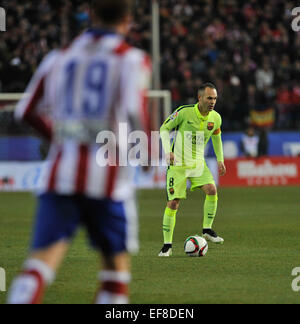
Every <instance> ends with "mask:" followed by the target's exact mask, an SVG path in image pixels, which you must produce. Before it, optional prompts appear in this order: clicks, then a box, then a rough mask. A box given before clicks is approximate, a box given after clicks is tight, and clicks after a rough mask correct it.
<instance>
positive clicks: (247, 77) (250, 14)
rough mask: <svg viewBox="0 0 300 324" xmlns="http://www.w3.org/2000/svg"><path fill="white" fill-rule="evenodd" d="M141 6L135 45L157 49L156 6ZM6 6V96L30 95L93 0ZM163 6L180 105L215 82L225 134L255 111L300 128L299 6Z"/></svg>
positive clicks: (254, 2)
mask: <svg viewBox="0 0 300 324" xmlns="http://www.w3.org/2000/svg"><path fill="white" fill-rule="evenodd" d="M136 3H137V6H136V12H135V16H136V18H135V23H134V25H133V28H132V32H131V35H130V42H132V43H133V44H134V45H136V46H139V47H141V48H143V49H146V50H147V51H149V52H150V51H151V7H150V5H151V2H150V1H144V0H137V1H136ZM2 6H3V7H4V8H5V9H6V10H7V31H6V32H4V33H1V34H0V40H1V42H0V79H1V80H0V92H22V91H24V89H25V85H26V84H27V82H28V80H29V79H30V77H31V76H32V74H33V71H34V70H35V69H36V67H37V65H38V63H39V62H40V60H41V58H42V57H43V56H44V55H45V54H46V53H47V52H49V50H51V49H52V48H54V47H64V46H67V45H68V44H69V42H70V41H71V40H72V38H73V36H74V35H75V34H76V33H77V32H78V31H80V30H81V29H85V28H86V27H88V25H89V15H88V1H79V0H77V1H62V0H51V1H49V0H41V1H35V0H32V1H25V0H9V1H8V0H5V1H3V4H2ZM160 6H161V9H160V15H161V49H162V53H161V66H162V88H164V89H170V90H171V92H172V99H173V105H174V108H175V107H177V106H179V105H181V104H188V103H194V101H195V93H196V89H197V87H198V86H199V85H200V84H201V83H202V82H204V81H208V80H209V81H211V82H214V83H215V84H216V85H217V87H218V89H219V94H220V98H219V103H218V106H217V109H218V111H219V112H220V113H221V114H222V116H223V130H225V131H226V130H231V131H232V130H242V129H245V127H246V125H247V124H248V123H249V121H250V118H251V117H250V116H251V115H252V116H257V114H255V113H252V114H251V111H254V112H257V113H258V115H259V116H261V114H262V113H264V112H266V116H265V118H267V119H268V118H270V119H271V121H270V120H269V121H267V123H268V125H271V126H272V128H273V129H275V130H279V129H280V130H281V129H285V130H289V129H299V127H300V81H299V80H300V60H299V56H298V53H299V51H300V34H299V33H295V32H294V31H293V30H292V28H291V21H292V15H291V11H292V8H294V7H296V6H297V4H296V1H284V0H272V1H271V0H266V1H259V0H247V1H237V0H228V1H223V0H219V1H217V0H215V1H214V0H203V1H202V0H201V1H197V2H195V1H191V0H176V1H175V0H161V1H160ZM60 38H61V39H62V42H61V43H58V39H60ZM270 111H271V112H272V111H273V114H272V113H271V114H270ZM272 118H274V121H273V120H272ZM252 122H253V121H252ZM254 123H255V121H254Z"/></svg>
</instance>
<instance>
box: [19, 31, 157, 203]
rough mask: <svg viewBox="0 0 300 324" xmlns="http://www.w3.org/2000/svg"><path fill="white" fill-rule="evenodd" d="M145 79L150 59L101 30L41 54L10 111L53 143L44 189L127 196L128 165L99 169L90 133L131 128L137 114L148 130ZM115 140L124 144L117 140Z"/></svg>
mask: <svg viewBox="0 0 300 324" xmlns="http://www.w3.org/2000/svg"><path fill="white" fill-rule="evenodd" d="M150 78H151V63H150V59H149V57H148V56H147V55H146V54H145V53H144V52H143V51H141V50H138V49H136V48H134V47H130V46H129V45H128V44H127V43H126V42H125V41H124V38H123V37H122V36H120V35H118V34H115V33H110V32H106V31H101V30H95V29H91V30H88V31H86V32H85V33H83V34H82V35H80V36H79V37H78V38H77V39H76V40H75V41H74V42H73V43H72V45H71V46H70V47H69V48H67V49H66V50H55V51H52V52H51V53H50V54H48V56H46V58H45V59H44V60H43V62H42V63H41V65H40V67H39V68H38V70H37V72H36V73H35V75H34V76H33V79H32V80H31V82H30V84H29V86H28V89H27V90H26V93H27V92H28V93H29V94H30V95H29V96H26V97H24V98H23V99H22V100H21V101H20V102H19V104H18V106H17V109H16V113H15V115H16V118H17V119H19V120H20V119H21V120H26V121H28V122H29V123H30V124H31V125H32V126H33V127H34V128H36V129H37V130H38V131H39V132H40V133H42V134H43V135H44V136H45V137H46V138H48V139H49V140H51V142H52V145H51V148H50V153H49V157H48V160H49V170H48V173H47V176H46V181H45V183H44V186H43V190H42V192H54V193H57V194H61V195H74V194H82V195H85V196H87V197H90V198H95V199H103V198H109V199H112V200H116V201H122V200H126V199H129V198H131V197H132V195H133V193H134V184H133V172H132V169H131V168H130V167H129V166H128V167H120V166H118V163H117V165H115V166H105V167H103V166H102V167H100V166H99V164H97V161H96V157H97V152H98V150H99V145H98V144H97V143H96V138H97V134H99V132H101V131H111V132H113V133H114V134H115V135H116V139H118V138H122V134H118V129H119V125H120V123H122V124H123V123H124V124H126V125H128V129H127V131H128V134H129V132H130V131H132V130H134V129H132V126H130V125H132V124H136V122H137V120H138V121H139V124H140V125H142V126H143V127H142V128H143V130H144V131H147V132H148V133H149V130H150V128H149V116H148V114H147V109H146V100H145V98H146V97H145V94H146V92H147V90H148V88H149V86H150ZM132 120H134V121H135V123H131V121H132ZM117 145H118V146H119V149H120V150H122V147H123V145H122V143H120V142H118V143H117ZM124 153H125V154H127V152H123V153H122V154H124Z"/></svg>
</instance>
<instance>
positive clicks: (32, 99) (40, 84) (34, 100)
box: [15, 51, 58, 141]
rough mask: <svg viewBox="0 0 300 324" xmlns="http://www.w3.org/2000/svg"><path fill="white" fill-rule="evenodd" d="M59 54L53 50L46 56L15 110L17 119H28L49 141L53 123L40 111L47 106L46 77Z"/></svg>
mask: <svg viewBox="0 0 300 324" xmlns="http://www.w3.org/2000/svg"><path fill="white" fill-rule="evenodd" d="M57 55H58V51H52V52H50V54H48V55H47V56H46V57H45V58H44V60H43V61H42V63H41V64H40V66H39V67H38V69H37V71H36V73H35V74H34V76H33V78H32V79H31V81H30V83H29V85H28V87H27V88H26V90H25V93H24V96H23V98H22V99H21V100H20V101H19V103H18V104H17V107H16V110H15V119H16V120H17V121H26V122H27V123H29V124H30V125H31V126H32V127H33V128H34V129H35V130H36V131H38V132H39V133H40V134H41V135H42V136H44V137H45V138H46V139H48V140H49V141H50V140H51V139H52V125H51V122H50V121H49V120H48V119H47V118H46V117H45V116H44V115H42V114H41V113H40V110H41V109H40V108H46V105H47V103H46V99H45V98H46V96H45V93H46V91H45V88H46V79H47V75H48V73H49V71H50V69H51V68H52V66H53V64H54V60H55V59H56V58H57Z"/></svg>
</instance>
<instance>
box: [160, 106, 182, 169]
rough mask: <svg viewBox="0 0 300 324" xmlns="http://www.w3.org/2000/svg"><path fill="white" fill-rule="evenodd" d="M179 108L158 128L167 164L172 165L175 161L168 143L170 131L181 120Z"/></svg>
mask: <svg viewBox="0 0 300 324" xmlns="http://www.w3.org/2000/svg"><path fill="white" fill-rule="evenodd" d="M179 110H180V108H178V109H177V110H176V111H175V112H174V113H173V114H172V115H171V116H169V117H168V118H167V120H166V121H165V122H164V123H163V125H162V126H161V128H160V137H161V140H162V146H163V149H164V152H165V155H166V161H167V164H168V165H174V164H175V162H176V161H175V155H174V153H173V152H172V147H171V143H170V132H171V131H172V130H174V129H176V128H177V127H179V126H180V124H181V122H182V115H181V113H180V111H179Z"/></svg>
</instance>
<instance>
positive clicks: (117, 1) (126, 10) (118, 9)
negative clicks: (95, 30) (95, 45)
mask: <svg viewBox="0 0 300 324" xmlns="http://www.w3.org/2000/svg"><path fill="white" fill-rule="evenodd" d="M132 5H133V1H132V0H91V10H92V11H93V12H94V13H95V15H96V17H97V18H99V19H100V21H101V22H102V23H104V24H105V25H115V24H118V23H119V22H121V21H122V20H123V19H124V18H125V17H126V16H127V15H128V14H130V13H131V10H132Z"/></svg>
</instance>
